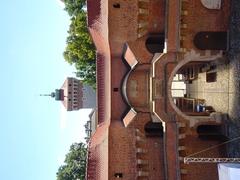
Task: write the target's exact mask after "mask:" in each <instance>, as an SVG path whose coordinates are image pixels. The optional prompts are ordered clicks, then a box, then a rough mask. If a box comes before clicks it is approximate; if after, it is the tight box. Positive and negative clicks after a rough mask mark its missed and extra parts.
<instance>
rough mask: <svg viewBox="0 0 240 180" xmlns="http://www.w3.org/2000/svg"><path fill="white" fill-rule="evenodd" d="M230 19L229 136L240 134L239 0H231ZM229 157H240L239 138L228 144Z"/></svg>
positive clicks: (233, 136)
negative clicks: (232, 94) (231, 93)
mask: <svg viewBox="0 0 240 180" xmlns="http://www.w3.org/2000/svg"><path fill="white" fill-rule="evenodd" d="M231 3H232V5H231V20H230V32H229V52H228V57H229V61H230V64H229V68H230V70H231V75H230V79H229V81H232V82H234V83H233V85H232V87H231V88H232V91H233V92H234V96H233V97H231V98H233V99H232V104H231V105H232V107H233V108H232V111H231V112H230V113H229V118H230V119H229V121H228V124H229V127H228V132H229V134H228V135H229V138H230V139H232V138H235V137H239V136H240V1H239V0H232V1H231ZM228 154H229V156H230V157H240V140H238V141H235V142H232V143H230V144H229V146H228Z"/></svg>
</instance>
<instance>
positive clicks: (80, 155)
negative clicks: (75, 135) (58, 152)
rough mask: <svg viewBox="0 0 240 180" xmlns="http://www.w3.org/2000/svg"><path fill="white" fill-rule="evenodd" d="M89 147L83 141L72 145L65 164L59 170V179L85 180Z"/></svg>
mask: <svg viewBox="0 0 240 180" xmlns="http://www.w3.org/2000/svg"><path fill="white" fill-rule="evenodd" d="M86 157H87V149H86V147H85V144H83V143H74V144H72V145H71V146H70V150H69V153H68V154H67V155H66V157H65V161H64V165H61V166H60V167H59V169H58V172H57V180H84V178H85V171H86Z"/></svg>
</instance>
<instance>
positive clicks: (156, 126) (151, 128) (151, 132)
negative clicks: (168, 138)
mask: <svg viewBox="0 0 240 180" xmlns="http://www.w3.org/2000/svg"><path fill="white" fill-rule="evenodd" d="M144 130H145V133H146V136H151V137H155V136H157V137H163V126H162V123H154V122H148V123H147V124H146V125H145V127H144Z"/></svg>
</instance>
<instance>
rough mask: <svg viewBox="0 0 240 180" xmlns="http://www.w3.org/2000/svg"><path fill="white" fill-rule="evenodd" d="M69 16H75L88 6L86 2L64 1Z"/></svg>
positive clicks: (77, 0)
mask: <svg viewBox="0 0 240 180" xmlns="http://www.w3.org/2000/svg"><path fill="white" fill-rule="evenodd" d="M63 2H64V4H65V8H64V9H65V10H66V11H67V12H68V14H69V16H71V17H72V16H75V15H77V14H78V13H79V12H81V11H82V10H83V8H84V7H85V6H86V0H63Z"/></svg>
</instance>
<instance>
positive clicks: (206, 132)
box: [197, 125, 225, 140]
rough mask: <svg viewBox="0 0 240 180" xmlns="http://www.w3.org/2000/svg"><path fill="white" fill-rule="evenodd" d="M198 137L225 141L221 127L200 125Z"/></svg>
mask: <svg viewBox="0 0 240 180" xmlns="http://www.w3.org/2000/svg"><path fill="white" fill-rule="evenodd" d="M197 133H198V137H199V138H201V139H204V140H224V139H225V136H224V135H223V129H222V126H221V125H200V126H198V127H197Z"/></svg>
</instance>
